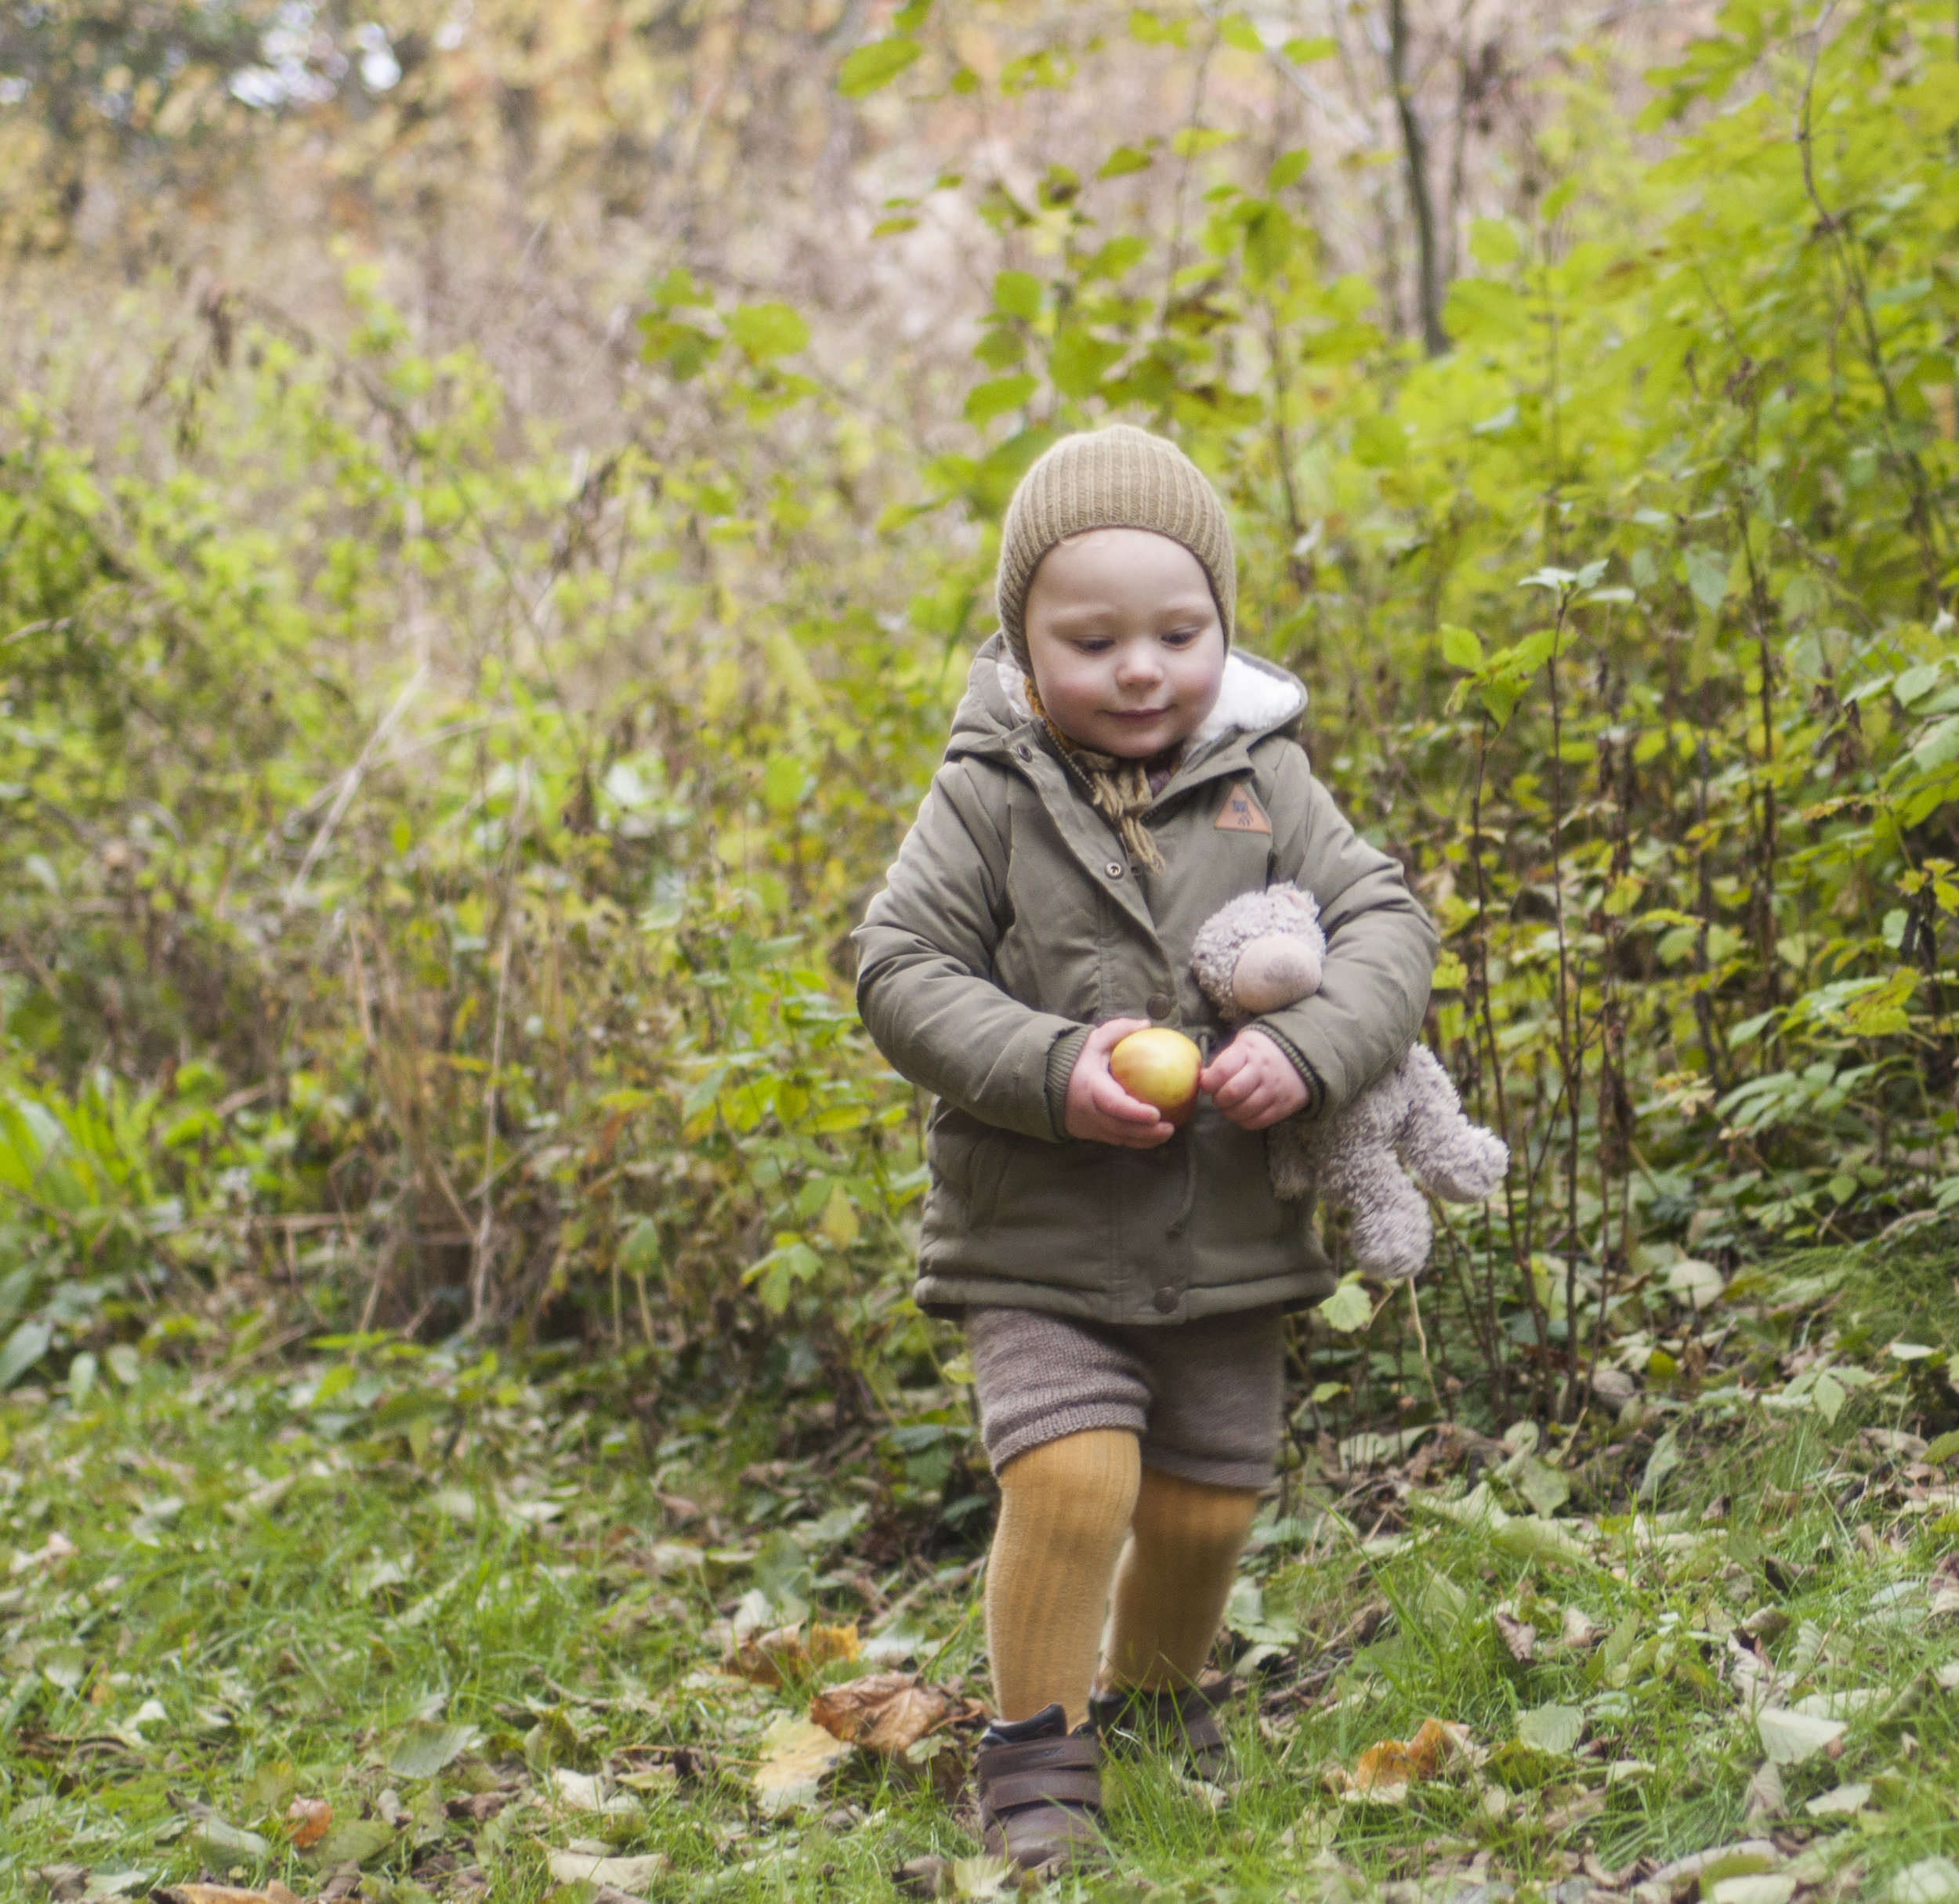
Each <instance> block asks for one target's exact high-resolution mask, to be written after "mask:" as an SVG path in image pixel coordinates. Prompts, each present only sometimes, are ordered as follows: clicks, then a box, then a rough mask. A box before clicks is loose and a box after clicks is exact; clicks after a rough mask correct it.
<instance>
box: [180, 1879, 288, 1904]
mask: <svg viewBox="0 0 1959 1904" xmlns="http://www.w3.org/2000/svg"><path fill="white" fill-rule="evenodd" d="M150 1896H151V1897H152V1898H160V1899H162V1900H163V1904H299V1899H298V1898H296V1897H295V1896H294V1895H293V1894H292V1893H291V1891H288V1889H287V1888H285V1886H284V1884H281V1883H280V1881H279V1880H278V1879H277V1878H276V1877H275V1878H274V1879H273V1880H272V1881H271V1883H270V1884H267V1885H266V1888H265V1889H264V1890H263V1891H252V1890H248V1889H245V1888H243V1887H241V1886H240V1885H237V1884H172V1885H170V1886H168V1888H165V1889H162V1890H158V1891H151V1892H150Z"/></svg>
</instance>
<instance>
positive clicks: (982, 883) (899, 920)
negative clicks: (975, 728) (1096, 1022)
mask: <svg viewBox="0 0 1959 1904" xmlns="http://www.w3.org/2000/svg"><path fill="white" fill-rule="evenodd" d="M984 771H985V769H983V768H975V767H973V766H971V765H969V763H967V762H958V761H955V762H953V763H952V764H951V765H950V766H946V767H942V768H941V769H940V771H939V773H938V775H937V776H936V778H935V779H934V780H933V781H932V787H931V790H930V791H929V792H928V793H927V794H926V795H925V802H924V804H923V805H922V806H920V808H919V809H918V819H917V820H916V822H915V823H914V824H913V826H912V829H911V832H910V833H909V834H907V835H906V836H905V842H904V844H903V846H901V847H900V849H899V850H898V857H897V860H896V862H895V863H893V866H892V867H891V868H890V870H889V872H887V874H885V889H884V890H883V891H882V892H880V893H879V894H878V896H877V897H876V898H875V899H874V900H872V901H871V905H870V908H869V910H867V912H866V913H865V914H864V923H863V925H860V926H859V927H858V928H857V929H856V932H853V934H852V935H851V937H852V939H853V942H854V943H855V944H856V948H857V1010H858V1012H859V1014H860V1015H861V1016H862V1018H863V1019H864V1023H865V1025H866V1026H867V1027H868V1028H869V1030H870V1033H871V1037H873V1038H874V1040H876V1041H877V1045H878V1050H880V1051H881V1052H883V1053H884V1055H885V1058H886V1059H888V1060H889V1062H890V1063H891V1066H892V1067H893V1069H894V1070H896V1071H897V1072H898V1073H900V1075H901V1076H903V1077H907V1078H908V1079H910V1080H911V1082H912V1083H913V1084H921V1085H923V1086H924V1087H925V1089H926V1090H928V1091H932V1092H934V1093H935V1094H936V1095H938V1096H940V1097H941V1098H943V1099H945V1100H946V1101H947V1102H948V1103H950V1104H953V1105H955V1106H958V1108H959V1109H961V1110H963V1111H967V1112H969V1113H971V1114H972V1116H974V1117H978V1118H980V1119H981V1120H983V1122H985V1123H987V1124H998V1125H1001V1126H1002V1127H1004V1128H1005V1129H1008V1130H1010V1131H1019V1132H1020V1133H1021V1134H1022V1135H1024V1136H1027V1137H1039V1138H1047V1139H1048V1140H1050V1141H1054V1140H1057V1139H1058V1138H1059V1137H1060V1135H1062V1133H1061V1132H1060V1131H1059V1129H1058V1128H1056V1124H1057V1118H1056V1114H1055V1113H1054V1112H1053V1110H1052V1109H1051V1102H1052V1094H1051V1092H1050V1090H1049V1079H1048V1059H1049V1057H1050V1055H1051V1054H1052V1052H1053V1051H1054V1049H1055V1047H1056V1044H1057V1043H1058V1042H1059V1041H1063V1040H1065V1039H1067V1038H1068V1037H1070V1034H1074V1035H1075V1037H1076V1041H1077V1045H1078V1044H1079V1041H1080V1035H1081V1030H1082V1028H1081V1026H1079V1025H1078V1024H1076V1023H1074V1021H1072V1020H1071V1019H1065V1018H1059V1017H1057V1016H1056V1015H1053V1014H1052V1013H1049V1012H1036V1011H1034V1010H1032V1009H1031V1008H1029V1007H1028V1006H1027V1005H1023V1004H1020V1003H1019V1001H1017V1000H1016V999H1013V998H1012V997H1008V994H1006V993H1005V992H1004V991H1002V990H1001V988H1000V987H999V986H998V985H996V984H995V983H994V982H993V976H992V973H993V959H994V952H995V950H997V949H998V946H999V943H1000V937H1001V932H1002V931H1003V930H1004V929H1005V924H1006V909H1007V842H1006V839H1005V837H1004V834H1003V825H1004V816H999V817H996V816H995V815H994V813H991V812H990V811H989V810H988V807H987V802H986V801H985V800H984V799H983V797H982V793H981V790H980V787H979V786H978V785H977V784H976V780H977V778H978V776H979V775H980V773H983V772H984Z"/></svg>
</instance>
